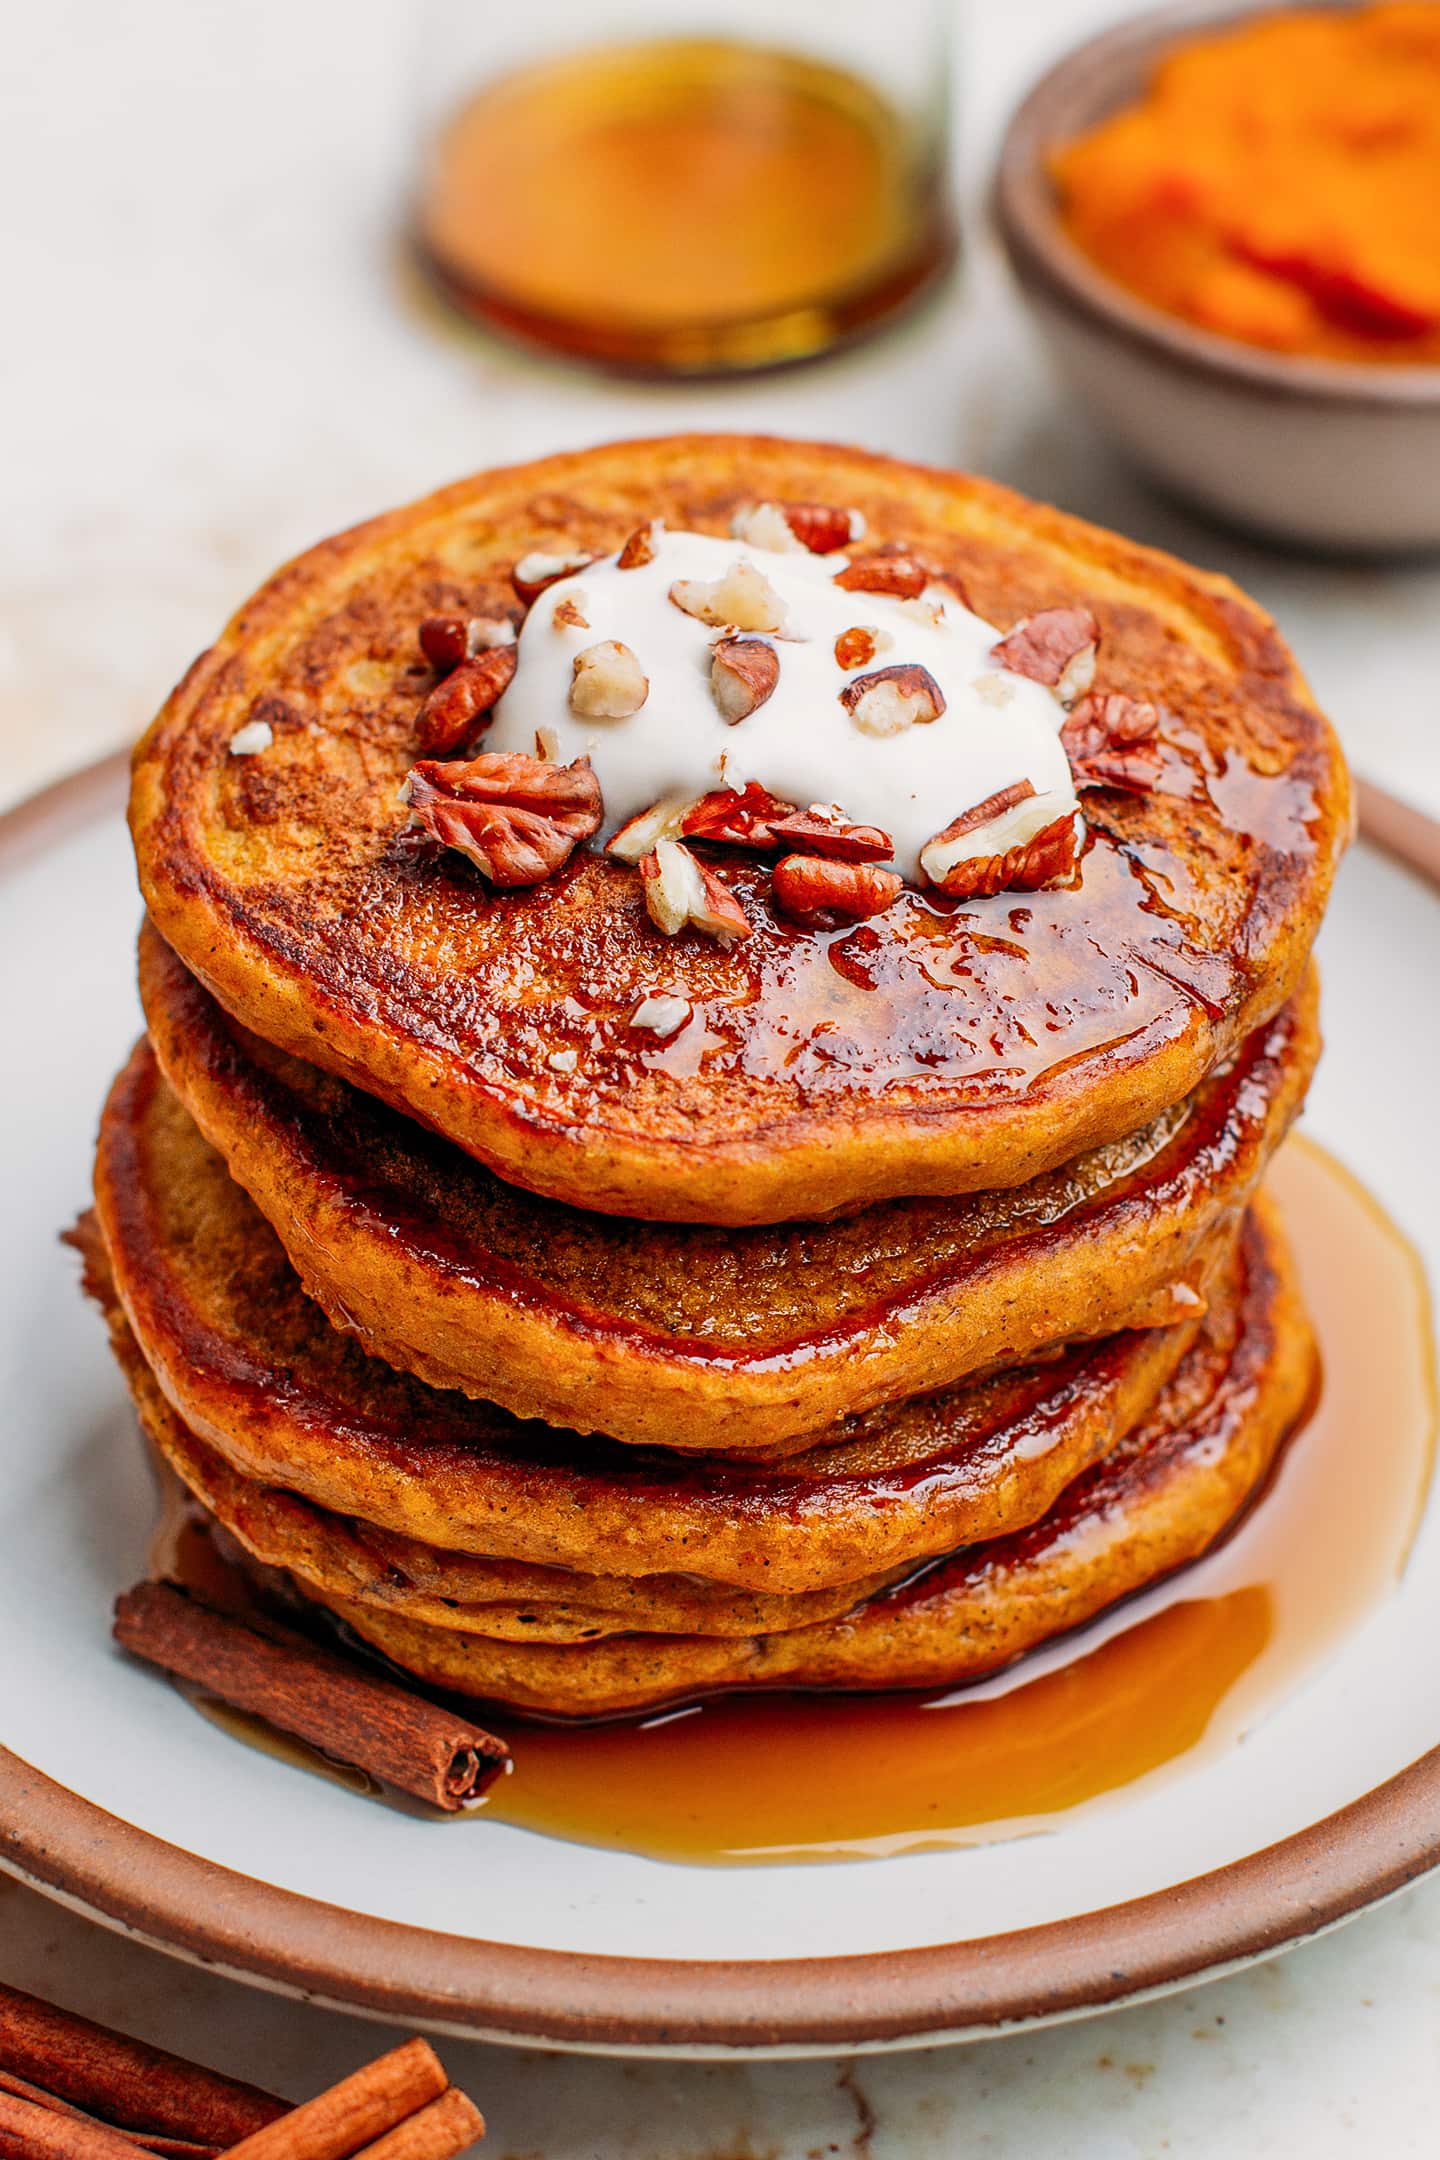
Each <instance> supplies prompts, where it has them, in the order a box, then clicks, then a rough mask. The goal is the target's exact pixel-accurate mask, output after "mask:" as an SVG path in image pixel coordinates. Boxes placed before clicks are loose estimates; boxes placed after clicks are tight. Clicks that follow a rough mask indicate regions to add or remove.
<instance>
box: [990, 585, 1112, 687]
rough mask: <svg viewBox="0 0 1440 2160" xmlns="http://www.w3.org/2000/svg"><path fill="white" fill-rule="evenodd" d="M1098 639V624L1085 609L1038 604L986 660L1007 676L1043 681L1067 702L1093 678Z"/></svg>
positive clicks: (1008, 632) (999, 642)
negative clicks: (1026, 677)
mask: <svg viewBox="0 0 1440 2160" xmlns="http://www.w3.org/2000/svg"><path fill="white" fill-rule="evenodd" d="M1099 642H1100V625H1099V624H1098V623H1097V622H1096V620H1095V617H1094V616H1093V615H1092V614H1091V612H1090V610H1089V608H1087V607H1053V608H1041V609H1040V610H1039V611H1038V613H1036V614H1034V615H1027V616H1026V617H1025V618H1024V620H1023V621H1021V622H1018V623H1016V625H1015V627H1014V629H1013V630H1010V631H1007V633H1006V635H1005V636H1004V637H1003V638H1000V639H999V640H998V641H997V642H996V643H995V644H994V645H992V646H991V648H990V658H991V659H992V660H993V661H994V662H995V663H996V665H997V666H998V667H1003V668H1008V669H1009V670H1010V672H1011V674H1012V675H1028V676H1029V678H1030V680H1031V682H1038V683H1043V684H1044V685H1045V687H1046V689H1047V690H1053V691H1054V693H1055V695H1056V697H1057V698H1059V700H1060V702H1061V704H1062V705H1070V704H1073V702H1074V700H1075V699H1076V698H1078V697H1083V696H1084V695H1085V692H1086V691H1087V690H1088V689H1089V688H1090V685H1091V684H1092V683H1093V682H1094V680H1095V653H1096V648H1097V646H1098V645H1099Z"/></svg>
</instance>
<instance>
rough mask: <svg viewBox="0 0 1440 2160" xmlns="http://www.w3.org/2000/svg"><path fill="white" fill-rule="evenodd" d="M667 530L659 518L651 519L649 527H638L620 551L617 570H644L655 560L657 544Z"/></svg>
mask: <svg viewBox="0 0 1440 2160" xmlns="http://www.w3.org/2000/svg"><path fill="white" fill-rule="evenodd" d="M664 530H665V528H664V526H663V525H662V524H661V522H660V520H659V518H651V520H650V523H649V524H648V525H637V526H636V528H635V530H634V532H633V533H631V535H630V537H629V539H628V540H627V541H626V542H625V545H624V547H623V548H621V550H620V555H619V559H618V561H617V562H616V565H615V567H616V569H617V570H643V569H644V567H645V565H646V563H652V562H654V560H655V542H656V539H657V538H658V536H659V535H660V534H661V533H662V532H663V531H664Z"/></svg>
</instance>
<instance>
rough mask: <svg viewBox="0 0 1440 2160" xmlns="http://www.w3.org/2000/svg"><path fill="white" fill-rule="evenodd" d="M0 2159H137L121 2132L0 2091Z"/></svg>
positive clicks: (82, 2117) (132, 2148) (127, 2139)
mask: <svg viewBox="0 0 1440 2160" xmlns="http://www.w3.org/2000/svg"><path fill="white" fill-rule="evenodd" d="M0 2160H135V2147H134V2146H133V2145H132V2144H131V2142H130V2140H129V2138H127V2137H125V2136H123V2135H122V2134H121V2132H120V2131H118V2130H107V2129H106V2127H105V2125H104V2124H103V2123H97V2122H90V2121H89V2120H87V2118H86V2117H85V2116H83V2115H72V2114H64V2115H61V2114H59V2113H58V2112H57V2111H56V2110H55V2109H54V2108H47V2107H39V2106H37V2105H36V2103H35V2102H34V2101H33V2100H21V2099H19V2098H17V2096H16V2095H15V2094H14V2093H8V2092H0Z"/></svg>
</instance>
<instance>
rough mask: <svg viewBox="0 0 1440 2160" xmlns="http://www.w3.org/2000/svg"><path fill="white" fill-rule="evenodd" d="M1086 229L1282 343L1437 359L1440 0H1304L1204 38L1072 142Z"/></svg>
mask: <svg viewBox="0 0 1440 2160" xmlns="http://www.w3.org/2000/svg"><path fill="white" fill-rule="evenodd" d="M1051 169H1052V172H1053V174H1054V177H1055V181H1056V184H1057V186H1058V188H1059V191H1060V198H1061V208H1062V214H1063V217H1064V221H1065V225H1066V227H1067V230H1068V231H1069V233H1070V236H1071V238H1072V239H1073V240H1074V241H1075V242H1076V243H1077V245H1078V246H1079V247H1081V248H1082V249H1083V250H1084V252H1085V253H1086V254H1087V255H1088V256H1090V257H1091V259H1092V260H1093V261H1094V262H1096V263H1097V264H1099V266H1100V267H1101V268H1102V269H1103V270H1105V271H1106V272H1108V273H1109V275H1110V276H1112V277H1114V278H1116V279H1117V280H1118V281H1119V282H1120V283H1121V284H1122V285H1125V286H1127V287H1128V288H1129V289H1130V290H1131V291H1132V292H1135V293H1137V294H1139V295H1140V297H1141V298H1142V299H1145V300H1148V301H1150V302H1151V303H1152V304H1153V305H1154V306H1156V307H1159V308H1162V309H1164V310H1165V311H1166V312H1167V313H1168V314H1172V315H1178V316H1181V317H1183V318H1185V319H1186V320H1187V321H1189V322H1192V323H1195V324H1197V325H1199V326H1200V327H1201V328H1203V329H1206V330H1212V331H1215V332H1218V333H1219V334H1220V335H1222V336H1226V337H1231V338H1236V339H1239V340H1241V341H1242V342H1244V343H1247V344H1252V345H1260V346H1266V347H1268V348H1270V349H1271V350H1273V351H1277V352H1284V353H1296V354H1305V355H1313V356H1316V357H1324V358H1328V359H1338V360H1348V361H1355V360H1360V361H1379V362H1389V363H1395V362H1409V363H1411V364H1412V365H1413V364H1426V365H1432V366H1433V365H1440V216H1437V206H1440V7H1436V6H1434V5H1432V4H1428V0H1380V4H1377V5H1373V6H1368V7H1358V8H1353V9H1336V8H1327V9H1323V10H1319V9H1293V10H1288V11H1285V12H1281V13H1277V14H1266V15H1261V16H1258V17H1256V18H1255V19H1253V20H1250V21H1247V22H1246V23H1244V25H1243V26H1242V27H1240V28H1236V29H1229V30H1225V31H1223V32H1217V33H1216V34H1214V35H1211V36H1205V37H1200V38H1197V39H1195V40H1194V41H1193V42H1191V43H1188V44H1185V45H1182V46H1180V47H1179V48H1178V50H1176V51H1174V52H1173V53H1171V54H1170V55H1169V56H1168V57H1167V58H1166V59H1165V60H1164V61H1163V62H1162V63H1161V65H1160V66H1159V67H1158V68H1157V69H1156V70H1155V73H1154V75H1153V76H1152V78H1151V80H1150V83H1149V86H1148V88H1147V89H1146V91H1145V94H1144V95H1143V97H1142V98H1141V99H1140V100H1139V102H1138V103H1136V104H1132V105H1129V106H1126V107H1124V108H1123V109H1122V110H1120V111H1118V112H1116V113H1114V114H1112V115H1111V116H1110V117H1109V118H1108V119H1106V120H1104V121H1102V122H1100V123H1099V125H1097V126H1096V127H1094V128H1092V129H1090V130H1089V131H1088V132H1086V133H1085V134H1083V135H1081V136H1079V137H1077V138H1076V139H1075V140H1074V141H1072V142H1069V143H1066V144H1064V145H1062V146H1060V147H1059V148H1058V149H1057V150H1056V151H1055V152H1054V154H1053V157H1052V161H1051Z"/></svg>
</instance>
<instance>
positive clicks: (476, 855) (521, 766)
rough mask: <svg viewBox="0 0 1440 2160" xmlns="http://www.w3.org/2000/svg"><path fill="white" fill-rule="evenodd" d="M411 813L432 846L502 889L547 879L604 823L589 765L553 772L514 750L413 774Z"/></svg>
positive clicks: (424, 766) (423, 767)
mask: <svg viewBox="0 0 1440 2160" xmlns="http://www.w3.org/2000/svg"><path fill="white" fill-rule="evenodd" d="M410 810H411V815H412V816H413V817H414V819H415V822H416V823H417V824H418V825H420V826H422V827H423V828H424V830H425V831H426V832H428V833H429V834H430V835H431V837H432V838H433V839H436V840H439V841H440V842H441V843H442V844H443V845H444V846H445V847H451V848H457V849H458V850H459V852H460V853H461V854H462V855H464V856H467V857H468V858H469V860H470V861H471V862H472V863H474V865H475V867H476V869H477V870H480V871H483V873H484V874H485V876H486V877H487V878H489V880H490V882H491V884H492V885H501V886H513V885H538V884H539V883H540V882H541V880H542V879H544V878H548V877H552V876H553V875H554V873H555V872H556V871H557V870H558V869H559V868H560V866H561V864H562V863H563V862H565V861H566V860H567V859H568V857H569V856H570V855H571V853H572V852H573V851H574V849H575V847H576V846H577V845H578V844H579V842H580V841H582V840H588V839H589V838H590V835H591V834H592V833H594V832H596V831H598V830H599V826H600V821H601V818H602V817H603V815H604V805H603V803H602V801H601V799H600V783H599V781H598V780H597V779H596V778H595V775H594V773H593V772H592V771H591V770H590V760H589V759H588V758H577V759H576V761H575V763H574V764H573V765H552V764H549V763H546V762H545V761H544V760H543V759H540V758H532V757H526V756H525V755H524V753H523V752H521V751H518V750H513V751H503V752H500V751H491V752H487V753H485V754H483V755H482V756H480V757H476V758H470V759H468V760H465V761H463V762H458V763H453V764H437V763H436V762H434V761H433V760H426V761H424V762H422V763H421V764H418V765H416V766H414V767H413V769H412V771H411V774H410Z"/></svg>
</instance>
